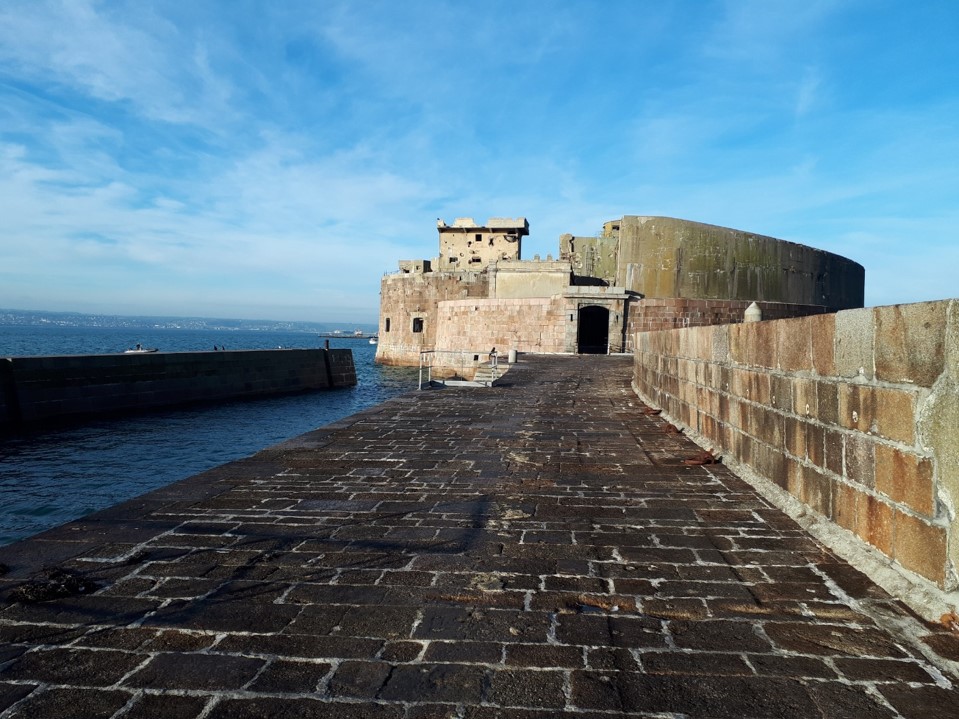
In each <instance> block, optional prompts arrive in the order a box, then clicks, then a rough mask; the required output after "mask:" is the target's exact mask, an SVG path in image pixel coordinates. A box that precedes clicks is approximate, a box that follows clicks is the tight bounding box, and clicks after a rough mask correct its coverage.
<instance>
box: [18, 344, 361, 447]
mask: <svg viewBox="0 0 959 719" xmlns="http://www.w3.org/2000/svg"><path fill="white" fill-rule="evenodd" d="M0 384H2V387H3V391H2V392H0V398H2V399H0V402H2V404H0V429H8V430H9V429H16V428H20V427H32V426H42V425H45V424H49V423H53V422H63V421H69V420H76V419H80V418H85V417H93V416H99V415H109V414H118V413H124V412H131V411H142V410H148V409H153V408H157V407H166V406H172V405H182V404H190V403H194V402H210V401H217V400H224V399H234V398H241V397H257V396H266V395H275V394H287V393H295V392H303V391H307V390H318V389H330V388H336V387H349V386H352V385H355V384H356V370H355V367H354V365H353V353H352V351H351V350H348V349H332V350H322V349H313V350H306V349H304V350H247V351H225V352H155V353H151V354H111V355H72V356H59V357H14V358H12V359H11V358H7V359H3V360H2V361H0Z"/></svg>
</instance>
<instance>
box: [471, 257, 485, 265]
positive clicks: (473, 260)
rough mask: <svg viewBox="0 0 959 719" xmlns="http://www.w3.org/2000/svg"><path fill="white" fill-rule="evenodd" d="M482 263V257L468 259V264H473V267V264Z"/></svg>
mask: <svg viewBox="0 0 959 719" xmlns="http://www.w3.org/2000/svg"><path fill="white" fill-rule="evenodd" d="M482 261H483V258H482V257H470V263H471V264H474V265H475V264H478V263H480V262H482Z"/></svg>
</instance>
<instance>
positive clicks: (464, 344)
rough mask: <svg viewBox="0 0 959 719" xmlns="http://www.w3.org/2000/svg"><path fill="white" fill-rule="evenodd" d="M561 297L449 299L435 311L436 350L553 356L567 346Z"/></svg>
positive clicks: (567, 347)
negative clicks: (436, 324)
mask: <svg viewBox="0 0 959 719" xmlns="http://www.w3.org/2000/svg"><path fill="white" fill-rule="evenodd" d="M565 314H566V303H565V301H564V300H563V298H562V297H537V298H521V299H502V300H476V301H474V300H450V301H447V302H440V303H439V305H438V309H437V318H438V324H439V328H438V330H437V334H436V349H437V350H474V349H475V350H482V351H484V352H489V351H490V349H492V348H493V347H496V348H497V349H498V351H500V352H501V353H505V352H506V351H508V350H511V349H515V350H516V351H517V352H537V353H556V352H570V351H574V350H573V349H571V348H570V347H569V346H568V342H569V338H568V337H567V335H566V332H565V325H566V324H568V323H564V321H563V318H564V316H565Z"/></svg>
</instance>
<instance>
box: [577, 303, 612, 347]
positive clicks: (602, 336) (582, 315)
mask: <svg viewBox="0 0 959 719" xmlns="http://www.w3.org/2000/svg"><path fill="white" fill-rule="evenodd" d="M576 345H577V351H578V352H579V353H580V354H606V352H607V350H608V349H609V310H608V309H606V308H605V307H598V306H596V305H590V306H588V307H580V308H579V332H578V336H577V338H576Z"/></svg>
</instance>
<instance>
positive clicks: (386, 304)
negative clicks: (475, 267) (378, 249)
mask: <svg viewBox="0 0 959 719" xmlns="http://www.w3.org/2000/svg"><path fill="white" fill-rule="evenodd" d="M488 294H489V276H488V274H487V273H486V272H428V273H425V274H409V273H397V274H390V275H385V276H384V277H383V281H382V282H381V283H380V325H379V331H378V333H377V334H378V335H379V343H378V344H377V347H376V361H377V362H379V363H381V364H386V365H412V366H414V367H415V366H416V365H417V363H418V362H419V355H420V352H421V351H422V350H430V349H434V348H435V346H436V328H437V314H436V310H437V305H438V304H439V303H440V302H442V301H445V300H459V299H466V298H468V297H477V298H485V297H487V296H488ZM416 320H419V325H418V327H419V331H414V321H416Z"/></svg>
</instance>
